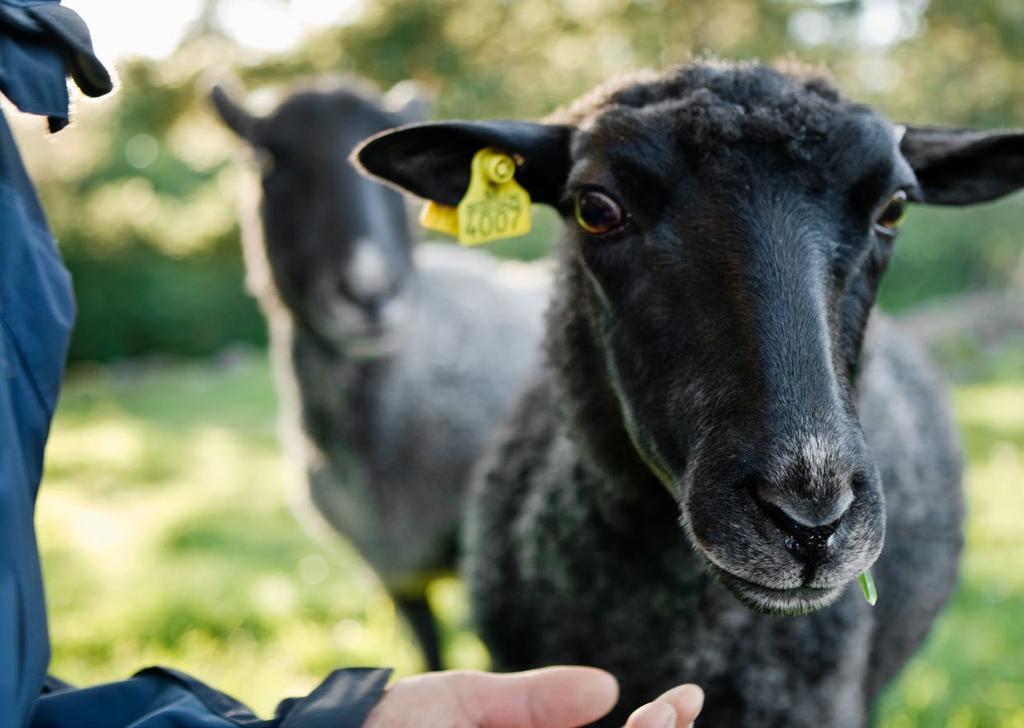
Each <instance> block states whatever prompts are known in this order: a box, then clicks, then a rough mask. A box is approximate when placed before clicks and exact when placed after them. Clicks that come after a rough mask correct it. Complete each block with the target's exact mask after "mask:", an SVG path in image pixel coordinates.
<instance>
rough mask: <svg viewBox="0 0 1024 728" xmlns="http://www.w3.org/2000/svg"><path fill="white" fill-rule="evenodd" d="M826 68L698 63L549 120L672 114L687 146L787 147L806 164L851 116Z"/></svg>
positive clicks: (641, 78)
mask: <svg viewBox="0 0 1024 728" xmlns="http://www.w3.org/2000/svg"><path fill="white" fill-rule="evenodd" d="M857 108H861V107H860V105H858V104H853V103H851V102H849V101H847V100H845V99H843V98H842V97H841V96H840V94H839V92H838V91H837V90H836V89H835V88H834V87H833V86H832V83H831V82H830V81H829V79H828V78H827V77H826V76H825V74H824V73H823V72H822V71H821V69H819V68H815V67H810V66H803V65H794V64H792V63H788V64H786V66H785V70H780V69H776V68H772V67H769V66H763V65H758V64H754V63H742V64H724V63H719V62H716V61H706V60H705V61H696V62H694V63H692V64H688V65H683V66H678V67H676V68H674V69H671V70H669V71H667V72H665V73H662V74H659V73H654V72H652V71H641V72H638V73H634V74H630V75H627V76H623V77H620V78H618V79H615V80H613V81H610V82H608V83H607V84H604V85H602V86H599V87H598V88H596V89H594V90H593V91H592V92H590V93H588V94H586V95H585V96H583V97H581V98H579V99H577V100H576V101H575V102H574V103H572V104H570V105H569V106H568V107H566V108H564V109H560V110H559V111H556V112H555V113H554V114H552V116H551V117H550V118H549V119H548V121H551V122H557V123H563V124H573V125H576V126H580V127H583V128H586V127H588V126H590V125H592V124H593V123H594V122H595V121H597V120H598V118H600V117H606V116H613V115H614V114H615V112H616V111H619V110H622V111H625V110H645V111H646V110H652V111H657V112H658V113H659V114H663V113H664V112H665V111H667V110H671V111H672V112H673V115H674V116H675V119H676V124H675V131H676V133H677V135H678V140H679V142H680V143H681V144H683V145H685V146H688V147H692V148H696V149H701V150H702V151H703V152H704V153H712V152H713V151H714V150H715V149H717V148H720V147H721V146H722V145H732V144H736V143H738V142H741V141H742V142H743V143H744V144H755V145H773V146H774V145H783V146H784V148H785V149H786V150H787V151H788V153H789V154H790V155H791V156H792V157H793V158H794V159H797V160H806V159H808V158H810V156H812V154H813V150H814V149H815V148H817V147H820V146H821V145H822V144H823V143H824V142H825V140H826V139H827V138H828V133H829V130H830V129H832V128H834V127H835V125H836V124H837V123H840V122H841V121H842V120H843V118H844V117H845V116H846V115H848V114H849V113H850V111H851V110H855V109H857Z"/></svg>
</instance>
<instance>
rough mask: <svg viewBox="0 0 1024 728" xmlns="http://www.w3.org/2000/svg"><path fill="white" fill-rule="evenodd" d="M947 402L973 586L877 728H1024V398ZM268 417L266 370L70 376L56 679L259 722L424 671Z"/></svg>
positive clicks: (52, 451) (476, 656) (256, 360)
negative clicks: (299, 702) (296, 497)
mask: <svg viewBox="0 0 1024 728" xmlns="http://www.w3.org/2000/svg"><path fill="white" fill-rule="evenodd" d="M956 401H957V409H958V415H959V419H960V423H961V427H962V431H963V433H964V437H965V444H966V448H967V453H968V457H969V461H970V467H969V470H968V475H967V487H968V493H969V502H970V522H969V526H968V551H967V556H966V559H965V562H964V567H963V578H962V583H961V586H960V588H959V590H958V592H957V594H956V596H955V598H954V600H953V603H952V605H951V607H950V609H949V610H948V611H947V612H946V614H945V616H944V617H943V618H942V620H941V622H940V624H939V625H938V627H937V628H936V630H935V631H934V633H933V634H932V637H931V638H930V640H929V642H928V644H927V646H926V648H925V649H924V651H923V652H922V653H921V654H920V655H919V657H918V658H917V659H916V660H915V661H914V663H913V664H912V665H911V666H910V667H909V668H908V669H907V671H906V672H905V673H904V675H903V677H902V679H901V680H900V681H899V683H898V684H897V685H896V686H895V687H894V688H893V689H892V690H891V691H890V692H889V694H888V695H887V696H886V698H885V700H884V701H883V705H882V706H881V709H880V716H881V720H880V725H882V726H885V727H886V728H905V727H907V726H926V727H927V728H932V727H933V726H950V728H988V727H993V728H996V727H998V728H1021V727H1022V726H1024V659H1022V658H1021V655H1022V654H1024V528H1022V527H1021V525H1020V524H1021V521H1022V519H1024V487H1022V486H1024V382H1016V383H1015V382H1013V381H1008V382H1007V381H1002V382H1001V383H997V384H989V385H974V386H966V387H962V388H960V389H959V390H957V397H956ZM275 410H276V398H275V395H274V392H273V388H272V386H271V381H270V375H269V372H268V369H267V367H266V365H265V364H264V363H263V361H262V358H261V357H240V358H236V359H235V360H234V361H233V362H232V363H222V364H216V365H215V364H189V365H182V366H173V367H158V368H152V369H149V370H146V369H138V370H125V369H101V370H95V371H91V372H83V371H78V372H76V374H75V376H74V377H72V379H71V381H70V382H69V384H68V386H67V388H66V389H65V392H64V395H63V398H62V400H61V405H60V409H59V412H58V416H57V420H56V422H55V425H54V430H53V436H52V438H51V441H50V446H49V450H48V466H47V473H46V479H45V485H44V487H43V489H42V490H41V491H40V498H39V507H38V526H39V531H40V541H41V544H42V550H43V562H44V570H45V577H46V583H47V593H48V598H49V611H50V628H51V632H52V638H53V643H54V645H53V655H54V657H53V671H54V672H55V673H56V674H59V675H61V676H62V677H64V679H67V680H70V681H72V682H76V683H81V684H87V683H93V682H98V681H102V680H113V679H119V678H123V677H125V676H127V675H129V674H131V673H132V672H133V671H135V670H137V669H139V668H140V667H143V666H145V665H149V664H155V663H160V664H169V665H173V666H176V667H180V668H182V669H185V670H188V671H190V672H192V673H193V674H195V675H197V676H198V677H200V678H201V679H204V680H206V681H208V682H210V683H211V684H213V685H215V686H217V687H219V688H221V689H223V690H225V691H227V692H230V693H232V694H234V695H235V696H237V697H239V698H240V699H242V700H244V701H246V702H248V703H249V704H250V705H252V706H253V707H254V708H256V709H257V710H258V711H260V712H263V713H267V712H269V711H270V710H271V709H272V707H273V705H274V704H275V703H276V702H277V701H278V700H279V699H281V698H283V697H285V696H287V695H294V694H301V693H305V692H307V691H308V690H309V689H310V688H312V687H313V686H314V685H315V684H316V682H318V681H319V679H321V678H322V677H323V676H324V675H325V674H326V673H327V672H328V671H329V670H331V669H333V668H334V667H337V666H342V665H357V664H369V665H378V664H387V665H392V666H395V667H397V669H398V670H399V672H400V673H401V674H408V673H411V672H415V671H417V670H419V669H420V667H421V666H420V662H419V657H418V654H417V652H416V651H415V649H414V648H413V647H412V645H411V642H410V639H409V636H408V634H407V633H406V631H405V628H404V627H403V626H402V624H401V622H400V620H399V619H398V618H397V617H396V615H395V613H394V610H393V608H392V606H391V605H390V603H389V601H388V599H387V597H386V596H385V594H384V592H383V591H382V589H381V588H380V586H379V584H378V583H377V581H376V579H375V577H374V575H373V573H372V572H371V571H370V570H369V569H368V568H367V567H366V566H365V565H363V564H362V563H361V561H360V560H359V558H358V556H357V555H356V554H355V553H354V552H353V551H352V550H351V549H350V548H348V547H347V546H346V545H344V544H342V543H340V542H337V541H335V540H333V539H328V538H321V539H319V540H314V539H312V538H310V537H309V536H307V534H306V532H305V531H304V530H303V529H302V528H301V527H300V526H299V525H298V524H297V523H296V521H295V519H294V517H293V516H292V514H291V512H290V511H289V509H288V506H287V500H288V499H287V490H288V489H287V487H286V485H285V484H286V483H287V482H288V480H289V477H288V473H287V470H286V468H285V465H284V463H283V462H282V459H281V457H280V454H279V451H278V446H277V438H276V423H275V417H276V415H275ZM880 596H881V598H882V599H884V598H885V595H884V594H882V595H880ZM431 598H432V600H433V602H434V604H435V606H436V607H437V608H438V610H439V611H440V613H441V614H442V615H443V618H444V622H445V624H444V626H445V632H446V640H447V643H448V653H449V659H450V660H451V662H453V663H454V664H456V665H459V666H469V667H482V666H483V665H485V664H486V657H485V653H484V651H483V649H482V647H481V646H480V645H479V643H478V642H477V641H476V640H475V639H474V638H473V637H472V635H471V634H470V633H469V631H468V629H467V626H466V607H465V599H464V596H463V593H462V590H461V587H460V586H459V584H458V583H456V582H455V581H454V580H450V581H446V582H442V583H439V584H438V585H436V588H435V589H434V591H433V592H432V594H431Z"/></svg>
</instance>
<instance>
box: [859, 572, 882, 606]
mask: <svg viewBox="0 0 1024 728" xmlns="http://www.w3.org/2000/svg"><path fill="white" fill-rule="evenodd" d="M857 581H859V582H860V588H861V591H863V592H864V598H865V599H866V600H867V602H868V604H870V605H871V606H872V607H873V606H875V602H877V601H878V589H876V588H875V580H874V579H873V578H872V577H871V572H870V571H862V572H861V574H860V576H858V577H857Z"/></svg>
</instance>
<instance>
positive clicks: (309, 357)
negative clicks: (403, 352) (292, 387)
mask: <svg viewBox="0 0 1024 728" xmlns="http://www.w3.org/2000/svg"><path fill="white" fill-rule="evenodd" d="M290 353H291V362H290V363H291V366H292V367H293V368H294V371H295V373H296V377H295V381H296V383H297V386H298V390H299V391H298V398H299V402H300V404H301V407H300V413H301V417H302V420H303V422H302V426H303V429H304V430H305V431H306V433H307V434H308V435H309V437H310V438H311V439H312V440H313V442H314V443H316V444H317V445H318V446H319V447H320V448H322V449H325V450H335V449H337V448H341V449H342V450H347V451H348V452H349V453H357V454H359V453H362V454H363V455H365V454H367V453H368V452H369V449H370V448H372V446H373V436H372V433H373V430H374V419H375V418H374V414H375V412H376V408H375V406H374V401H373V400H374V398H375V397H376V395H377V391H378V382H379V381H380V378H381V377H382V376H383V375H384V373H385V372H386V371H387V368H388V366H390V359H389V358H388V357H382V358H361V357H355V358H353V357H347V356H345V355H344V354H343V353H341V352H336V351H333V350H329V349H326V348H325V347H324V346H323V344H322V342H321V341H320V340H319V338H317V337H314V336H312V335H311V334H310V333H309V332H308V331H307V330H306V328H305V327H303V326H302V325H300V324H296V325H295V328H294V331H293V334H292V341H291V352H290ZM324 454H325V455H327V456H328V458H329V459H332V455H334V454H340V453H332V452H325V453H324Z"/></svg>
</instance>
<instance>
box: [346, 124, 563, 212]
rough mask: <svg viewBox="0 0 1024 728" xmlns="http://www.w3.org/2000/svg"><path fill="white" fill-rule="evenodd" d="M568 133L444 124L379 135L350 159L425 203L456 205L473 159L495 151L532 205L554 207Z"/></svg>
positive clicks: (537, 127) (550, 128)
mask: <svg viewBox="0 0 1024 728" xmlns="http://www.w3.org/2000/svg"><path fill="white" fill-rule="evenodd" d="M571 138H572V127H569V126H560V125H554V124H534V123H529V122H524V121H488V122H479V121H445V122H437V123H426V124H411V125H409V126H403V127H400V128H398V129H394V130H392V131H386V132H382V133H381V134H378V135H377V136H375V137H371V138H370V139H369V140H367V141H366V142H363V144H362V145H360V146H359V147H358V148H357V149H356V151H355V152H353V154H352V158H353V161H354V162H355V163H356V165H357V166H358V167H360V168H361V169H362V170H363V171H364V172H365V173H366V174H368V175H370V176H372V177H376V178H377V179H380V180H383V181H384V182H388V183H390V184H392V185H394V186H396V187H399V188H401V189H403V190H406V191H408V192H411V193H412V194H414V195H417V196H418V197H422V198H423V199H426V200H433V201H434V202H439V203H441V204H443V205H451V206H454V205H457V204H458V203H459V200H461V199H462V196H463V195H464V194H465V192H466V188H467V187H468V186H469V173H470V163H471V162H472V161H473V155H474V154H476V153H477V152H478V151H479V150H480V149H483V148H485V147H494V148H496V149H500V150H501V151H503V152H506V153H508V154H510V155H511V156H512V157H513V158H514V159H515V160H516V167H517V169H516V181H517V182H519V184H520V185H522V186H523V187H524V188H525V189H526V191H527V192H529V193H530V197H532V198H533V200H534V201H535V202H540V203H545V204H549V205H554V204H557V203H558V202H559V200H560V199H561V197H562V191H563V188H564V186H565V180H566V178H567V177H568V175H569V144H570V141H571Z"/></svg>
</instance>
